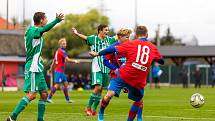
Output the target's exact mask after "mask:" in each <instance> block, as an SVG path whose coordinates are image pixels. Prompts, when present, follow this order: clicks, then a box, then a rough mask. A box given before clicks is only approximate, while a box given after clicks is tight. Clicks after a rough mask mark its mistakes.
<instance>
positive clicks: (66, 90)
mask: <svg viewBox="0 0 215 121" xmlns="http://www.w3.org/2000/svg"><path fill="white" fill-rule="evenodd" d="M63 93H64V95H65V98H66V100H67V101H69V95H68V88H67V87H64V88H63Z"/></svg>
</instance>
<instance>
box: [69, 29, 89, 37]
mask: <svg viewBox="0 0 215 121" xmlns="http://www.w3.org/2000/svg"><path fill="white" fill-rule="evenodd" d="M72 32H73V33H74V34H75V35H77V36H78V37H80V38H81V39H83V40H87V36H85V35H83V34H80V33H78V31H77V30H76V28H72Z"/></svg>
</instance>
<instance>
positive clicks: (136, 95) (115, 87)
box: [108, 76, 144, 102]
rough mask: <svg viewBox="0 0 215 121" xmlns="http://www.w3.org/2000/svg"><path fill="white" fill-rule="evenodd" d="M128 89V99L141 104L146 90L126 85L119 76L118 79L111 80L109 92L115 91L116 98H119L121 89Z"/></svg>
mask: <svg viewBox="0 0 215 121" xmlns="http://www.w3.org/2000/svg"><path fill="white" fill-rule="evenodd" d="M124 87H127V88H128V98H129V99H131V100H133V101H136V102H139V101H140V100H141V99H142V98H143V96H144V88H143V89H140V90H139V89H136V88H134V87H132V86H131V85H129V84H128V83H126V82H125V81H123V80H122V79H121V78H120V77H119V76H117V78H112V79H111V80H110V83H109V86H108V90H111V91H114V92H115V96H116V97H119V95H120V92H121V89H122V88H124Z"/></svg>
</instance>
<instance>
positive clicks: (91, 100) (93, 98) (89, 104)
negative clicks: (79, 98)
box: [87, 92, 96, 108]
mask: <svg viewBox="0 0 215 121" xmlns="http://www.w3.org/2000/svg"><path fill="white" fill-rule="evenodd" d="M95 97H96V94H95V93H94V92H93V93H92V94H91V95H90V99H89V102H88V104H87V108H91V106H92V104H93V102H94V100H95Z"/></svg>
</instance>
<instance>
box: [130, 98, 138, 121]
mask: <svg viewBox="0 0 215 121" xmlns="http://www.w3.org/2000/svg"><path fill="white" fill-rule="evenodd" d="M138 110H139V103H138V102H134V103H133V104H132V106H131V108H130V110H129V114H128V119H127V121H133V120H134V118H135V117H136V114H137V112H138Z"/></svg>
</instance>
